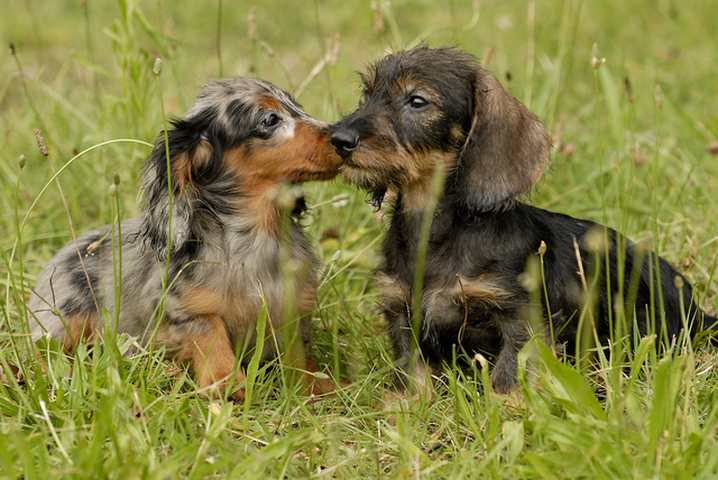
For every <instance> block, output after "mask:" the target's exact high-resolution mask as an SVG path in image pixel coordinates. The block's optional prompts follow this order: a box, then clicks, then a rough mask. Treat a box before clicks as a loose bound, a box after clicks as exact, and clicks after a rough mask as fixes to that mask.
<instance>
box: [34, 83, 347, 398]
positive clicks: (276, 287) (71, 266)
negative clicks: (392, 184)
mask: <svg viewBox="0 0 718 480" xmlns="http://www.w3.org/2000/svg"><path fill="white" fill-rule="evenodd" d="M172 125H173V127H172V129H171V130H170V131H169V132H167V135H168V147H167V148H168V149H169V156H170V159H169V162H168V160H167V157H166V154H165V152H166V145H165V139H164V135H160V136H159V138H158V140H157V143H156V146H155V148H154V151H153V152H152V154H151V156H150V157H149V159H148V160H147V163H146V167H145V171H144V176H143V185H142V189H143V198H144V211H143V214H142V216H141V218H137V219H133V220H128V221H126V222H124V223H123V224H122V240H121V245H122V252H121V253H122V292H121V298H120V303H119V305H118V304H117V303H115V292H116V290H115V286H114V282H113V258H115V257H114V254H113V237H112V232H111V229H110V228H109V227H104V228H102V229H100V230H98V231H94V232H90V233H87V234H85V235H84V236H82V237H80V238H78V239H77V241H75V242H72V243H71V244H69V245H67V246H66V247H65V248H64V249H62V250H61V251H60V252H59V253H58V254H57V255H56V256H55V258H54V259H53V260H52V261H51V262H50V264H49V265H48V267H47V268H46V269H45V271H44V272H43V273H42V275H41V276H40V278H39V281H38V284H37V287H36V289H35V290H34V291H33V293H32V296H31V298H30V302H29V310H30V313H31V322H32V334H33V337H34V338H38V337H41V336H43V335H50V336H52V337H55V338H58V339H60V340H61V341H62V342H63V343H64V346H65V348H66V349H68V350H71V349H73V348H74V347H75V346H76V345H77V344H78V342H79V341H80V340H81V339H82V338H85V339H87V340H88V341H91V340H93V338H96V337H97V336H98V335H99V334H100V333H101V331H102V329H103V325H105V323H106V321H105V319H110V320H109V321H110V322H112V321H113V319H114V318H115V317H114V316H115V312H116V309H117V308H120V313H119V332H120V333H128V334H130V335H133V336H136V337H138V338H139V339H140V340H141V341H142V342H143V343H146V342H148V341H149V340H150V339H153V340H154V341H155V342H156V343H159V344H160V345H162V346H164V347H165V348H166V349H167V351H168V352H169V353H170V355H171V356H173V357H174V358H175V359H177V360H179V361H186V362H188V363H189V364H190V365H191V367H192V369H193V370H194V373H195V375H196V378H197V382H198V384H199V386H200V387H208V386H219V387H220V388H222V387H223V386H224V385H226V382H225V383H223V382H224V381H225V380H227V379H228V378H229V377H230V376H231V375H232V373H233V372H236V373H235V375H234V377H233V380H234V382H233V383H235V384H236V385H238V384H240V383H241V382H242V380H243V379H244V375H243V373H242V369H241V368H237V369H236V370H235V353H236V352H239V351H240V350H242V349H243V348H244V346H246V345H247V344H248V343H249V344H250V345H254V340H253V339H252V336H253V335H254V333H255V322H256V319H257V318H258V315H259V314H260V310H261V308H262V305H263V304H264V303H265V302H266V305H267V307H268V311H269V318H270V321H271V324H272V326H273V327H274V332H282V328H281V327H282V326H286V324H287V323H288V321H289V320H290V319H294V318H296V316H295V315H293V313H297V315H298V316H301V317H302V320H301V324H300V327H299V330H300V331H301V335H302V340H303V341H304V344H305V358H304V360H305V362H304V365H301V368H303V369H306V370H309V371H311V370H314V369H316V365H315V364H314V362H313V361H312V356H311V351H310V323H309V317H308V316H307V314H308V313H309V312H310V311H311V310H312V308H313V306H314V301H315V293H316V287H317V278H316V270H317V259H316V257H315V254H314V252H313V251H312V249H311V246H310V244H309V242H308V240H307V238H306V237H305V235H304V233H303V232H302V229H301V228H300V226H299V224H298V222H297V221H296V219H292V218H291V216H290V214H288V213H287V214H286V215H285V211H286V210H292V207H293V205H294V204H295V203H296V204H297V205H299V206H301V203H302V202H303V199H302V198H301V196H297V197H296V198H292V199H291V201H289V202H288V201H287V200H286V196H283V195H280V186H281V185H282V184H285V183H298V182H304V181H308V180H323V179H329V178H332V177H334V176H335V175H336V174H337V172H338V167H339V164H340V162H341V159H340V157H339V156H338V155H337V153H336V151H335V150H334V148H333V147H332V145H331V143H330V141H329V129H328V126H327V125H326V124H324V123H321V122H319V121H317V120H315V119H313V118H312V117H310V116H308V115H307V114H306V113H304V112H303V111H302V109H301V107H300V106H299V105H298V104H297V103H296V101H295V100H294V99H293V98H292V97H291V96H290V95H289V94H287V93H286V92H284V91H282V90H280V89H279V88H277V87H275V86H274V85H271V84H270V83H268V82H265V81H262V80H255V79H249V78H234V79H231V80H224V81H216V82H212V83H210V84H208V85H207V86H205V87H204V88H203V89H202V91H201V93H200V94H199V96H198V97H197V100H196V102H195V104H194V105H193V106H192V107H191V109H190V110H189V112H188V113H187V115H186V116H185V117H184V118H182V119H178V120H176V121H174V122H173V124H172ZM168 164H169V168H170V175H169V181H170V182H171V186H172V195H171V196H170V195H168V192H169V188H168V175H167V169H168ZM168 257H169V260H168ZM167 271H168V272H169V275H168V277H166V276H165V272H167ZM163 285H168V288H167V289H166V290H165V289H163ZM165 291H166V292H167V293H166V294H165ZM165 295H166V298H164V296H165ZM105 309H106V310H107V312H108V314H105V315H103V314H102V312H103V311H104V310H105ZM110 325H111V324H110ZM274 345H275V342H273V341H269V340H268V341H267V342H266V346H265V349H264V352H265V353H266V354H269V355H271V354H275V353H276V351H275V349H274V348H273V346H274ZM308 378H309V376H308ZM319 382H324V380H319ZM313 387H314V388H318V389H319V390H325V389H327V388H329V384H328V383H327V384H323V383H322V384H320V385H318V384H316V383H315V384H313ZM315 391H316V390H315ZM233 396H234V398H235V399H241V398H242V397H243V390H242V389H241V388H239V389H237V390H235V391H234V393H233Z"/></svg>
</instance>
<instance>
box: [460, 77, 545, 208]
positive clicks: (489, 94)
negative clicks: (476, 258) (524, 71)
mask: <svg viewBox="0 0 718 480" xmlns="http://www.w3.org/2000/svg"><path fill="white" fill-rule="evenodd" d="M472 90H473V91H472V92H471V97H472V101H473V113H472V119H471V126H470V129H469V135H468V137H467V139H466V143H465V145H464V147H463V149H462V153H461V157H460V160H459V176H458V185H457V187H458V192H459V194H460V195H461V196H462V198H463V201H464V202H465V203H466V206H467V207H469V208H472V209H476V210H480V211H486V210H491V209H493V208H496V207H497V206H499V205H501V204H502V203H503V202H504V201H506V200H509V199H511V198H514V197H516V196H518V195H521V194H523V193H526V192H528V191H529V190H530V189H531V187H532V186H533V185H534V184H535V183H536V182H537V181H538V180H539V178H540V177H541V174H542V173H543V171H544V170H545V169H546V167H547V165H548V162H549V145H550V142H549V136H548V132H547V131H546V129H545V128H544V126H543V124H542V123H541V122H540V121H539V120H538V119H537V118H536V116H535V115H534V114H533V113H531V112H530V111H529V110H528V109H527V108H526V107H525V106H524V105H523V104H521V103H520V102H519V101H518V100H517V99H515V98H514V97H513V96H511V95H510V94H509V93H508V92H507V91H506V90H504V88H503V87H502V86H501V84H500V83H499V82H498V80H496V79H495V78H494V77H493V76H492V75H491V74H489V73H488V72H486V71H485V70H484V69H483V68H481V67H479V66H477V67H476V73H475V77H474V79H473V85H472Z"/></svg>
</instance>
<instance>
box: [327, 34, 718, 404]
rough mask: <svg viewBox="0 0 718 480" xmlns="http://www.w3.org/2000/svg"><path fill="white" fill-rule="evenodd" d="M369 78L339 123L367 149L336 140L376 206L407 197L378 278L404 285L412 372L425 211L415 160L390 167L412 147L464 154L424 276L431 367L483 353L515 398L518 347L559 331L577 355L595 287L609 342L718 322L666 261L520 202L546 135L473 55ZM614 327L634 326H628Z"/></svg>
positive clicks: (436, 58)
mask: <svg viewBox="0 0 718 480" xmlns="http://www.w3.org/2000/svg"><path fill="white" fill-rule="evenodd" d="M407 79H408V81H407ZM363 80H364V83H365V88H364V92H363V93H364V96H363V98H362V101H361V103H360V106H359V107H358V109H357V110H356V111H355V112H353V113H351V114H350V115H348V116H346V117H345V118H344V119H342V120H341V121H340V122H338V123H337V124H336V125H335V126H334V127H333V128H334V131H335V132H340V131H341V132H342V136H341V137H338V138H351V136H352V135H353V134H354V135H356V136H357V137H358V139H359V143H358V145H357V146H356V147H355V148H352V149H350V150H345V151H342V150H341V147H340V145H337V144H335V145H337V148H338V150H339V151H340V153H341V154H342V155H343V156H345V158H346V164H347V171H346V173H345V175H346V176H347V178H349V180H351V181H354V182H355V183H356V184H357V185H359V186H361V187H363V188H366V189H368V190H369V191H370V192H372V194H373V197H374V199H375V200H378V201H379V202H380V201H381V199H382V198H383V197H384V193H385V192H386V191H387V190H394V191H395V192H396V195H395V198H396V200H395V203H394V205H393V216H392V221H391V226H390V228H389V231H388V233H387V236H386V239H385V242H384V266H383V267H382V269H381V272H380V273H381V274H382V276H383V278H384V279H385V280H384V282H385V283H387V282H388V283H392V284H393V285H394V287H392V288H389V289H387V292H389V293H388V294H387V293H384V294H383V297H384V298H382V303H383V309H384V313H385V316H386V319H387V322H388V326H389V332H390V336H391V339H392V343H393V347H394V351H395V355H396V359H397V364H398V366H399V367H400V368H401V369H410V368H412V366H411V365H410V364H409V360H410V358H411V355H410V351H411V345H412V342H413V340H412V334H411V327H410V325H409V322H410V305H411V298H412V292H411V289H412V288H411V286H412V285H413V282H414V266H415V264H416V252H417V242H418V238H419V231H420V228H421V223H422V219H423V217H424V214H425V210H424V208H418V209H417V208H416V205H411V206H410V208H408V207H407V205H405V202H406V199H407V198H408V192H409V189H410V188H411V187H410V185H408V184H407V183H406V182H404V181H403V179H405V178H406V177H407V174H406V171H404V170H402V168H405V166H406V160H402V161H401V162H400V161H396V162H394V161H393V160H392V159H393V158H394V157H397V158H398V157H402V156H403V157H402V158H405V157H406V153H404V152H407V151H408V152H410V154H411V155H412V156H413V157H412V158H416V159H417V160H416V163H417V164H418V162H419V160H420V159H421V158H425V157H421V155H425V154H426V153H427V152H440V153H443V154H448V155H449V156H452V155H453V158H454V159H455V162H454V163H453V164H451V166H450V168H448V170H447V178H446V181H445V187H444V192H443V194H442V196H441V199H440V201H439V203H438V207H437V211H436V213H435V216H434V219H433V224H432V229H431V235H430V239H429V244H428V255H427V259H426V267H425V271H424V292H423V312H422V315H421V331H420V347H421V353H422V355H423V356H424V358H426V359H427V360H428V361H429V362H430V363H431V364H432V365H439V364H441V363H442V362H451V361H452V356H453V355H454V352H455V351H457V347H458V351H461V350H463V351H464V352H466V353H467V354H468V355H469V357H472V356H473V355H474V354H475V353H477V352H478V353H483V354H486V355H488V356H490V357H491V358H492V359H493V360H494V363H495V366H494V367H493V372H492V380H493V384H494V387H495V388H496V390H497V391H501V392H507V391H509V390H511V389H512V388H513V387H514V385H515V381H516V368H517V365H516V362H517V354H518V351H519V350H520V348H521V347H522V346H523V345H524V344H525V342H526V341H527V340H528V339H529V338H530V336H531V335H532V334H535V333H538V334H541V335H542V336H544V338H547V339H549V338H550V336H551V334H553V339H552V340H553V341H554V342H555V343H556V344H560V345H563V346H564V347H565V349H566V350H567V352H568V353H569V354H571V353H574V352H575V348H576V339H577V337H578V336H580V332H577V328H578V325H579V318H580V316H581V312H582V310H583V309H584V305H585V303H586V299H587V298H590V295H587V292H595V293H594V297H595V298H594V299H593V302H594V304H593V307H592V308H591V311H592V315H593V316H592V318H594V319H595V325H594V326H595V332H596V334H597V337H598V339H599V341H600V342H601V343H602V344H605V343H607V342H608V341H609V340H629V344H630V345H632V344H633V341H634V340H636V339H637V338H638V337H640V336H643V335H646V334H648V333H656V334H657V335H658V338H659V342H661V344H663V345H668V344H670V343H671V342H673V341H675V339H677V338H678V337H679V336H680V335H681V333H682V332H683V331H684V328H685V327H688V328H689V331H688V332H686V333H687V334H688V335H691V336H693V335H694V334H695V333H696V332H698V331H700V330H701V329H702V328H704V327H705V326H710V325H714V324H715V321H716V320H715V318H713V317H709V316H708V315H706V314H704V313H703V312H702V311H701V310H700V308H699V307H698V306H697V305H696V304H695V302H694V299H693V291H692V288H691V285H690V284H689V283H688V281H687V280H686V279H685V278H684V277H683V276H682V275H681V274H680V273H678V272H677V271H676V270H675V269H674V268H673V267H671V265H670V264H669V263H668V262H666V261H665V260H664V259H662V258H659V257H658V256H657V255H656V254H655V253H652V252H650V251H648V250H646V249H643V248H640V247H638V246H636V245H635V244H633V243H631V242H630V241H628V240H627V239H625V238H624V237H622V236H621V235H620V234H618V233H617V232H615V231H614V230H611V229H610V228H607V227H603V226H600V225H598V224H596V223H594V222H592V221H590V220H581V219H576V218H572V217H570V216H567V215H562V214H559V213H553V212H549V211H546V210H542V209H540V208H536V207H533V206H530V205H527V204H525V203H522V202H520V201H519V199H520V197H521V195H523V194H525V193H527V192H528V191H529V190H530V189H531V187H532V186H533V185H534V184H535V182H536V181H537V180H538V179H539V178H540V176H541V174H542V172H543V170H544V169H545V167H546V166H547V164H548V157H549V140H548V133H547V132H546V130H545V128H544V127H543V125H542V124H541V123H540V121H539V120H538V119H537V118H536V117H535V116H534V115H533V114H532V113H531V112H529V111H528V110H527V109H526V108H525V107H524V106H523V105H522V104H521V103H520V102H519V101H518V100H516V99H515V98H513V97H512V96H511V95H509V94H508V93H507V92H506V91H505V90H504V89H503V87H502V86H501V85H500V84H499V82H498V81H496V79H495V78H493V77H492V76H491V75H490V74H489V73H488V72H487V71H486V70H484V69H483V68H482V67H481V66H479V65H478V63H477V62H476V60H475V59H474V58H473V57H472V56H471V55H469V54H467V53H465V52H461V51H459V50H456V49H450V48H442V49H432V48H428V47H425V46H421V47H418V48H415V49H412V50H407V51H403V52H398V53H396V54H392V55H389V56H387V57H385V58H384V59H382V60H380V61H379V62H377V64H375V65H374V66H373V67H372V68H371V70H370V72H369V74H368V75H366V76H364V77H363ZM406 85H409V87H407V86H406ZM407 89H414V90H412V91H406V90H407ZM417 92H418V94H420V95H422V96H423V97H427V98H428V100H429V105H428V106H426V107H424V108H423V109H414V110H412V109H411V108H410V106H407V105H409V104H410V102H411V100H410V99H411V97H412V96H413V95H416V94H417ZM427 92H429V93H428V94H427ZM387 128H389V129H391V131H386V129H387ZM382 129H383V130H382ZM457 132H458V135H457ZM376 158H381V159H382V161H381V162H377V161H372V159H376ZM412 198H413V199H414V200H413V201H414V202H416V200H415V199H416V198H417V197H416V195H415V194H413V195H412ZM419 198H421V197H419ZM426 198H427V199H428V198H429V197H426ZM543 245H545V247H544V246H543ZM544 248H545V252H544V253H543V258H542V259H541V258H539V253H538V252H539V250H541V251H544ZM606 256H607V257H606ZM579 258H580V260H579ZM540 260H543V268H544V278H545V288H546V292H544V291H543V285H542V284H541V279H540V278H539V279H538V283H534V285H536V286H537V288H536V292H535V293H536V295H533V294H532V293H530V291H529V286H530V284H531V282H528V283H527V281H526V279H527V277H526V275H525V272H526V270H527V265H528V264H529V262H531V261H536V262H537V264H538V262H540ZM579 262H580V266H579ZM579 267H580V268H579ZM579 272H582V273H579ZM619 272H623V273H622V274H621V273H619ZM462 278H463V279H468V280H464V281H469V282H474V284H473V285H474V286H475V287H476V288H474V289H473V290H470V289H469V290H467V291H471V292H474V293H471V294H469V295H467V296H463V294H457V293H456V292H457V291H459V292H461V291H462V288H464V287H467V288H468V287H470V286H469V285H466V286H465V285H462V284H461V279H462ZM386 279H388V280H386ZM457 284H458V285H457ZM677 286H678V287H681V288H677ZM482 289H483V290H482ZM396 292H403V293H401V294H397V293H396ZM477 292H478V293H477ZM532 311H538V312H539V316H540V317H543V325H542V326H541V327H542V328H541V329H542V330H544V331H540V332H536V331H535V330H534V331H532V330H531V328H530V327H529V320H530V317H531V312H532ZM620 311H623V312H625V317H624V316H622V315H619V314H617V312H620ZM617 318H627V319H629V320H628V321H627V323H629V324H628V325H620V326H619V325H617V323H618V322H617V321H615V320H616V319H617ZM634 322H635V326H636V327H637V328H635V329H634V328H633V327H634ZM621 327H622V328H621ZM616 333H620V334H621V338H620V339H618V338H615V335H616Z"/></svg>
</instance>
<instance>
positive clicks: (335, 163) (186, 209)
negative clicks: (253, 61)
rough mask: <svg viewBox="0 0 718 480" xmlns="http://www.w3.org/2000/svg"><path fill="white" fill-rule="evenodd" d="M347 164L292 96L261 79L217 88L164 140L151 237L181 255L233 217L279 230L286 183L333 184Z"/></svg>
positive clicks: (154, 179)
mask: <svg viewBox="0 0 718 480" xmlns="http://www.w3.org/2000/svg"><path fill="white" fill-rule="evenodd" d="M167 153H169V161H168V160H167ZM340 163H341V158H340V157H339V156H338V155H337V153H336V151H335V149H334V148H333V147H332V145H331V143H330V133H329V127H328V125H327V124H325V123H323V122H320V121H318V120H316V119H314V118H312V117H310V116H309V115H308V114H306V113H305V112H304V111H303V110H302V108H301V106H300V105H299V104H298V103H297V102H296V101H295V100H294V99H293V98H292V97H291V95H289V94H288V93H287V92H285V91H283V90H281V89H279V88H277V87H276V86H274V85H272V84H271V83H269V82H266V81H263V80H257V79H253V78H242V77H238V78H233V79H229V80H222V81H215V82H211V83H209V84H207V85H206V86H205V87H204V88H203V89H202V91H201V92H200V94H199V95H198V96H197V99H196V100H195V103H194V105H193V106H192V107H191V108H190V110H189V112H187V114H186V115H185V116H184V117H183V118H181V119H177V120H175V121H173V122H172V128H171V129H170V130H169V131H168V132H167V142H165V135H164V134H161V135H160V136H159V137H158V139H157V142H156V145H155V148H154V150H153V152H152V154H151V155H150V157H149V158H148V160H147V163H146V166H145V171H144V176H143V196H144V201H145V213H144V218H143V232H144V234H145V238H146V240H147V242H148V244H149V245H150V246H151V247H152V248H153V249H155V250H156V251H157V253H158V254H160V255H161V256H164V255H165V254H166V253H167V249H168V247H170V246H171V248H170V250H171V251H172V252H177V251H180V250H181V249H182V248H184V247H185V246H186V245H187V244H188V243H189V242H188V241H189V240H191V239H194V240H198V239H201V238H203V234H202V233H203V232H202V230H203V229H206V228H208V225H213V224H214V225H217V224H218V223H220V224H221V223H222V222H225V221H228V220H232V218H235V219H237V218H239V219H241V220H243V221H244V225H245V227H246V228H255V227H256V228H265V229H271V228H273V226H275V225H276V222H275V220H276V218H275V217H276V208H275V205H274V204H275V202H274V201H273V200H274V199H276V190H277V188H278V187H279V186H280V185H281V184H282V183H286V182H289V183H296V182H304V181H309V180H324V179H329V178H333V177H334V176H336V175H337V173H338V168H339V165H340ZM168 166H169V173H170V174H169V175H168ZM168 177H169V179H168ZM170 183H171V186H172V193H173V195H172V202H171V205H172V208H171V214H170V208H169V206H170V201H169V195H168V191H169V189H168V185H169V184H170ZM170 218H171V219H172V228H171V233H172V236H171V241H168V236H167V233H168V231H169V229H168V224H169V222H170Z"/></svg>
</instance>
